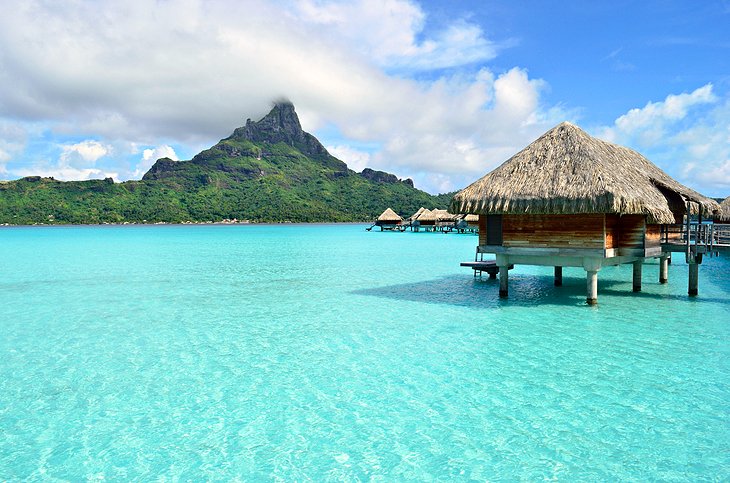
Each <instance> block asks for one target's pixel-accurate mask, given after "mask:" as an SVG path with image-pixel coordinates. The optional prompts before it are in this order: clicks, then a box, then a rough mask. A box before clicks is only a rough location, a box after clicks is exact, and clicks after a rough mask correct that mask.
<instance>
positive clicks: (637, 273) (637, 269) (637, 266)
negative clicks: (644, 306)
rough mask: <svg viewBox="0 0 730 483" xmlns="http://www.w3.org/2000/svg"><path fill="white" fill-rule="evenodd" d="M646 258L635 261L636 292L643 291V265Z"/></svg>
mask: <svg viewBox="0 0 730 483" xmlns="http://www.w3.org/2000/svg"><path fill="white" fill-rule="evenodd" d="M643 263H644V260H636V261H635V262H634V284H633V285H634V292H641V266H642V265H643Z"/></svg>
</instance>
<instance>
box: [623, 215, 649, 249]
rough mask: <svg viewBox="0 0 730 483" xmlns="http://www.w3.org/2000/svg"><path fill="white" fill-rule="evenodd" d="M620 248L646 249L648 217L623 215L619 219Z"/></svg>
mask: <svg viewBox="0 0 730 483" xmlns="http://www.w3.org/2000/svg"><path fill="white" fill-rule="evenodd" d="M618 231H619V247H621V248H640V249H643V248H644V234H645V233H646V217H645V216H644V215H623V216H621V217H619V223H618Z"/></svg>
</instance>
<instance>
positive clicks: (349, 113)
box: [0, 0, 730, 197]
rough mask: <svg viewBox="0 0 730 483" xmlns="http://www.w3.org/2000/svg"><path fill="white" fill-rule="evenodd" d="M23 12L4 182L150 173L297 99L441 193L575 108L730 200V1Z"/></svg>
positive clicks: (598, 131)
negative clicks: (274, 105) (279, 102)
mask: <svg viewBox="0 0 730 483" xmlns="http://www.w3.org/2000/svg"><path fill="white" fill-rule="evenodd" d="M18 5H19V6H18V7H17V8H13V9H6V12H4V14H3V16H2V18H0V179H16V178H18V177H20V176H27V175H33V174H39V175H45V176H55V177H56V178H58V179H89V178H100V177H106V176H112V177H113V178H115V179H116V180H118V181H122V180H127V179H139V178H140V177H141V176H142V174H144V172H145V171H146V170H147V169H149V167H150V166H151V164H152V163H153V162H154V161H155V160H156V159H157V158H158V157H162V156H168V157H171V158H173V159H189V158H190V157H192V156H193V155H194V154H196V153H197V152H199V151H200V150H202V149H204V148H206V147H209V146H210V145H212V144H214V143H215V142H217V141H218V140H219V139H221V138H223V137H226V136H227V135H229V134H230V133H231V132H232V131H233V129H234V128H235V127H237V126H240V125H242V124H243V123H244V122H245V120H246V118H252V119H258V118H260V117H261V116H263V115H264V114H265V113H266V112H267V110H268V109H269V108H270V106H271V102H272V101H273V100H274V99H277V98H281V97H286V98H288V99H290V100H292V102H294V104H295V106H296V109H297V112H298V113H299V114H300V118H301V121H302V124H303V126H304V128H305V130H307V131H309V132H312V133H313V134H314V135H316V136H317V137H319V138H320V140H321V141H322V142H323V143H324V144H325V146H327V148H328V149H329V150H330V152H332V153H333V154H335V155H336V156H338V157H339V158H341V159H343V160H344V161H345V162H347V163H348V165H350V167H351V168H353V169H355V170H358V171H359V170H362V169H363V168H365V167H371V168H375V169H380V170H384V171H389V172H392V173H395V174H397V175H398V176H400V177H403V178H405V177H410V178H413V179H414V181H415V183H416V186H417V187H420V188H422V189H425V190H427V191H430V192H434V193H435V192H443V191H450V190H454V189H459V188H461V187H464V186H465V185H467V184H469V183H470V182H472V181H474V180H475V179H477V178H479V177H480V176H482V175H484V174H485V173H487V172H488V171H489V170H491V169H493V168H494V167H496V166H498V165H499V164H501V163H502V162H503V161H505V160H506V159H507V158H509V156H511V155H512V154H514V153H515V152H517V151H519V150H520V149H521V148H523V147H524V146H526V145H527V144H529V143H530V142H531V141H533V140H534V139H536V138H537V137H538V136H539V135H540V134H542V133H543V132H545V131H546V130H548V129H550V128H551V127H553V126H554V125H556V124H558V123H559V122H561V121H564V120H569V121H571V122H574V123H576V124H578V125H579V126H581V127H582V128H584V129H585V130H587V131H588V132H589V133H590V134H592V135H595V136H598V137H601V138H603V139H606V140H609V141H612V142H616V143H619V144H623V145H626V146H629V147H632V148H634V149H636V150H638V151H639V152H641V153H642V154H644V155H645V156H647V157H648V158H649V159H650V160H652V161H653V162H654V163H656V164H657V165H659V166H660V167H661V168H662V169H664V170H665V171H667V172H668V173H669V174H670V175H671V176H673V177H675V178H676V179H678V180H679V181H681V182H683V183H685V184H687V185H688V186H690V187H692V188H694V189H696V190H698V191H700V192H703V193H704V194H707V195H709V196H716V197H725V196H728V195H730V34H729V33H728V31H730V28H728V26H730V1H712V0H707V1H702V2H698V1H661V2H658V1H643V2H629V1H614V2H599V1H596V2H540V1H526V2H514V1H490V0H487V1H474V2H466V1H463V2H460V1H449V2H443V1H422V2H416V1H410V0H377V1H375V0H367V1H366V0H359V1H352V2H334V1H318V0H275V1H253V0H247V1H236V2H233V1H230V2H224V1H202V0H183V1H166V2H159V1H155V0H133V1H115V0H110V1H107V2H96V1H83V0H74V1H69V2H64V3H63V4H62V5H61V4H56V3H53V2H45V1H33V0H27V1H24V2H22V3H20V4H18Z"/></svg>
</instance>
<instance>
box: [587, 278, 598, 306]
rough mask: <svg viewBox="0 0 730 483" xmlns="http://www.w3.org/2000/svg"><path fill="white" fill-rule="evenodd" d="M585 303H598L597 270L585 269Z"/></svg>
mask: <svg viewBox="0 0 730 483" xmlns="http://www.w3.org/2000/svg"><path fill="white" fill-rule="evenodd" d="M586 303H587V304H588V305H596V304H597V303H598V271H597V270H586Z"/></svg>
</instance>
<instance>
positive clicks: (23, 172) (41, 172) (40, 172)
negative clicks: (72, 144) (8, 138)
mask: <svg viewBox="0 0 730 483" xmlns="http://www.w3.org/2000/svg"><path fill="white" fill-rule="evenodd" d="M13 172H14V173H15V174H17V175H18V176H43V177H47V178H55V179H58V180H61V181H82V180H89V179H101V178H114V179H116V178H117V177H118V174H117V173H113V172H106V171H103V170H101V169H96V168H74V167H72V166H53V165H42V164H38V165H34V166H32V167H30V168H19V169H16V170H14V171H13Z"/></svg>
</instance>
